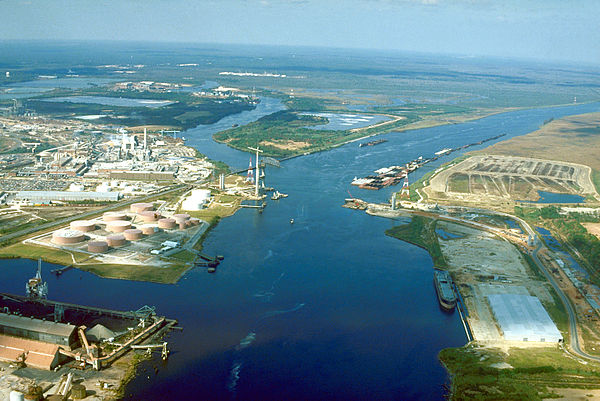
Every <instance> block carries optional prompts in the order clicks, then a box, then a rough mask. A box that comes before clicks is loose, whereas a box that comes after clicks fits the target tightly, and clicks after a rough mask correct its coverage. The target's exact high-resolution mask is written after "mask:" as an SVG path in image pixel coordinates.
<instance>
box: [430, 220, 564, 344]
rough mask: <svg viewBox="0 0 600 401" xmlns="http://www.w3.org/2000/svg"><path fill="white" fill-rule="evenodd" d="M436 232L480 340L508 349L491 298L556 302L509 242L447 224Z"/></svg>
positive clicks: (474, 333)
mask: <svg viewBox="0 0 600 401" xmlns="http://www.w3.org/2000/svg"><path fill="white" fill-rule="evenodd" d="M436 231H437V232H438V235H439V243H440V247H441V249H442V253H443V254H444V259H445V260H446V262H447V263H448V265H449V266H450V267H449V269H448V270H449V271H450V272H451V273H452V276H453V278H454V280H455V282H456V283H458V286H459V290H460V292H461V295H462V296H463V299H464V301H465V304H466V307H467V310H468V311H469V317H468V322H469V326H470V327H471V331H472V333H473V336H474V337H475V339H476V340H477V341H479V342H481V343H485V344H493V345H495V346H499V347H504V346H508V345H507V343H508V342H506V341H505V340H504V339H503V337H502V334H501V331H500V330H499V328H498V326H497V324H496V321H495V319H494V317H493V314H492V311H491V308H490V306H489V303H488V301H487V298H486V297H487V295H491V294H505V293H510V294H527V295H534V296H537V297H538V298H539V299H540V301H541V302H542V303H547V302H552V297H551V295H550V293H549V292H548V291H547V289H546V288H545V284H544V283H543V282H541V281H538V280H536V279H535V278H534V277H533V276H532V274H531V273H530V272H529V268H528V267H527V265H526V263H525V261H524V260H523V257H522V256H521V254H520V253H519V251H518V250H517V248H516V247H515V246H514V245H512V244H511V243H509V242H508V241H505V240H503V239H500V238H498V237H496V236H494V235H492V234H490V233H487V232H483V231H480V230H477V229H475V228H470V227H465V226H462V225H459V224H454V223H449V222H444V221H438V222H437V226H436ZM512 343H513V342H511V344H512ZM512 345H515V344H512ZM517 345H520V346H535V345H537V344H533V343H523V344H520V343H519V344H517Z"/></svg>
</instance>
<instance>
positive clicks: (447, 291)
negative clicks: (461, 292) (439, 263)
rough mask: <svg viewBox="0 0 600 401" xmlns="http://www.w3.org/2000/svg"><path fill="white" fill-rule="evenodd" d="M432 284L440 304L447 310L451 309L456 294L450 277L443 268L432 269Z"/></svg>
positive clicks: (454, 302)
mask: <svg viewBox="0 0 600 401" xmlns="http://www.w3.org/2000/svg"><path fill="white" fill-rule="evenodd" d="M433 284H434V285H435V291H436V292H437V296H438V300H439V301H440V305H441V306H442V308H444V309H445V310H447V311H451V310H452V309H454V307H455V306H456V295H455V294H454V289H453V288H452V287H453V284H452V277H450V273H448V272H447V271H444V270H437V269H436V270H434V272H433Z"/></svg>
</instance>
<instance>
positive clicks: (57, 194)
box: [14, 191, 121, 202]
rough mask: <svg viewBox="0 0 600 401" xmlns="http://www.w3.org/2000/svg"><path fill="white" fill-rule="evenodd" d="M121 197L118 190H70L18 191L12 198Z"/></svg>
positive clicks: (59, 199)
mask: <svg viewBox="0 0 600 401" xmlns="http://www.w3.org/2000/svg"><path fill="white" fill-rule="evenodd" d="M120 198H121V194H120V193H119V192H71V191H19V192H17V193H16V194H15V197H14V199H15V200H18V201H29V202H38V201H67V202H69V201H71V202H72V201H75V202H78V201H88V200H91V201H111V202H115V201H118V200H119V199H120Z"/></svg>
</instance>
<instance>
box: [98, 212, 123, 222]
mask: <svg viewBox="0 0 600 401" xmlns="http://www.w3.org/2000/svg"><path fill="white" fill-rule="evenodd" d="M102 220H104V221H115V220H127V215H126V214H125V213H123V212H106V213H104V214H103V215H102Z"/></svg>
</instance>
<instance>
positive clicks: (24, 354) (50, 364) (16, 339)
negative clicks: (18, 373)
mask: <svg viewBox="0 0 600 401" xmlns="http://www.w3.org/2000/svg"><path fill="white" fill-rule="evenodd" d="M77 341H78V338H77V331H76V327H75V326H73V325H71V324H64V323H56V322H52V321H46V320H40V319H34V318H30V317H24V316H18V315H11V314H7V313H0V360H4V361H8V362H14V361H18V360H21V362H23V363H25V364H26V365H27V366H31V367H35V368H38V369H46V370H50V369H54V367H56V366H57V365H58V364H59V363H60V362H61V360H64V357H63V356H61V355H60V353H59V349H60V348H64V349H67V350H71V349H73V348H74V347H75V346H76V345H77Z"/></svg>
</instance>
